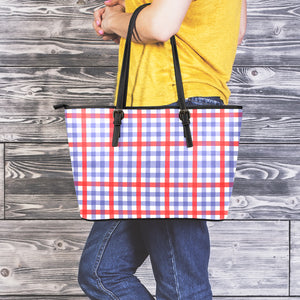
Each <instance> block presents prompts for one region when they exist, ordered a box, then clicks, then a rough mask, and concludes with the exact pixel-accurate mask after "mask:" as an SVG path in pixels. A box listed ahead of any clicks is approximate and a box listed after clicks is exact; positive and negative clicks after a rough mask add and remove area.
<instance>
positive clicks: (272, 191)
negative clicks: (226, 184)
mask: <svg viewBox="0 0 300 300" xmlns="http://www.w3.org/2000/svg"><path fill="white" fill-rule="evenodd" d="M5 151H6V157H5V170H6V171H5V172H6V186H5V191H6V218H8V219H56V218H60V219H77V218H79V214H78V209H77V200H76V196H75V192H74V185H73V177H72V171H71V163H70V158H69V150H68V145H67V144H14V143H12V144H6V149H5ZM299 152H300V145H299V144H295V145H277V146H276V147H275V148H274V146H273V145H269V144H266V145H247V144H242V145H240V152H239V160H238V164H237V172H236V177H235V185H234V190H233V197H232V199H231V209H230V214H229V218H230V219H300V197H299V195H300V158H299V155H298V154H299Z"/></svg>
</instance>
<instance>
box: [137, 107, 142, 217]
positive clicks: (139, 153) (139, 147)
mask: <svg viewBox="0 0 300 300" xmlns="http://www.w3.org/2000/svg"><path fill="white" fill-rule="evenodd" d="M140 115H141V111H140V110H138V111H137V149H136V152H137V153H136V156H137V159H136V210H137V218H141V209H142V204H141V199H142V194H141V176H142V117H141V116H140Z"/></svg>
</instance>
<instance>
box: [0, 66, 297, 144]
mask: <svg viewBox="0 0 300 300" xmlns="http://www.w3.org/2000/svg"><path fill="white" fill-rule="evenodd" d="M0 76H1V78H2V80H1V84H0V98H1V100H2V101H1V103H0V141H2V142H31V141H35V142H54V141H55V142H62V141H66V130H65V122H64V111H63V110H54V109H53V105H54V104H57V103H66V104H71V105H75V106H86V105H92V106H93V105H94V106H97V105H98V106H99V105H112V104H113V94H114V88H115V82H116V68H112V67H109V68H0ZM299 81H300V72H299V68H285V67H278V68H252V67H251V68H245V67H235V68H234V70H233V74H232V79H231V82H230V88H231V89H232V98H231V101H230V102H231V104H240V105H243V106H244V118H243V126H242V133H241V142H243V143H245V142H250V143H253V142H259V143H262V142H268V143H278V142H280V143H282V142H285V143H286V142H289V143H295V142H299V141H300V134H299V132H300V131H299V124H300V123H299V119H300V107H299V106H300V104H299V103H300V102H299V97H300V92H299V91H300V90H299V87H298V83H299Z"/></svg>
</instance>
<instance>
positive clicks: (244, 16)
mask: <svg viewBox="0 0 300 300" xmlns="http://www.w3.org/2000/svg"><path fill="white" fill-rule="evenodd" d="M246 27H247V1H246V0H242V11H241V22H240V32H239V38H238V44H239V45H240V44H241V43H242V41H243V38H244V35H245V33H246Z"/></svg>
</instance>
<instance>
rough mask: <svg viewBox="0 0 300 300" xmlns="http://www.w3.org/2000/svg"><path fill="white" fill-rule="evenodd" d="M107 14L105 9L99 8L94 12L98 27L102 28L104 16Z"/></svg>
mask: <svg viewBox="0 0 300 300" xmlns="http://www.w3.org/2000/svg"><path fill="white" fill-rule="evenodd" d="M104 12H105V7H102V8H99V9H97V10H95V11H94V21H95V23H96V25H97V26H98V27H100V26H101V21H102V15H103V14H104Z"/></svg>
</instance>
